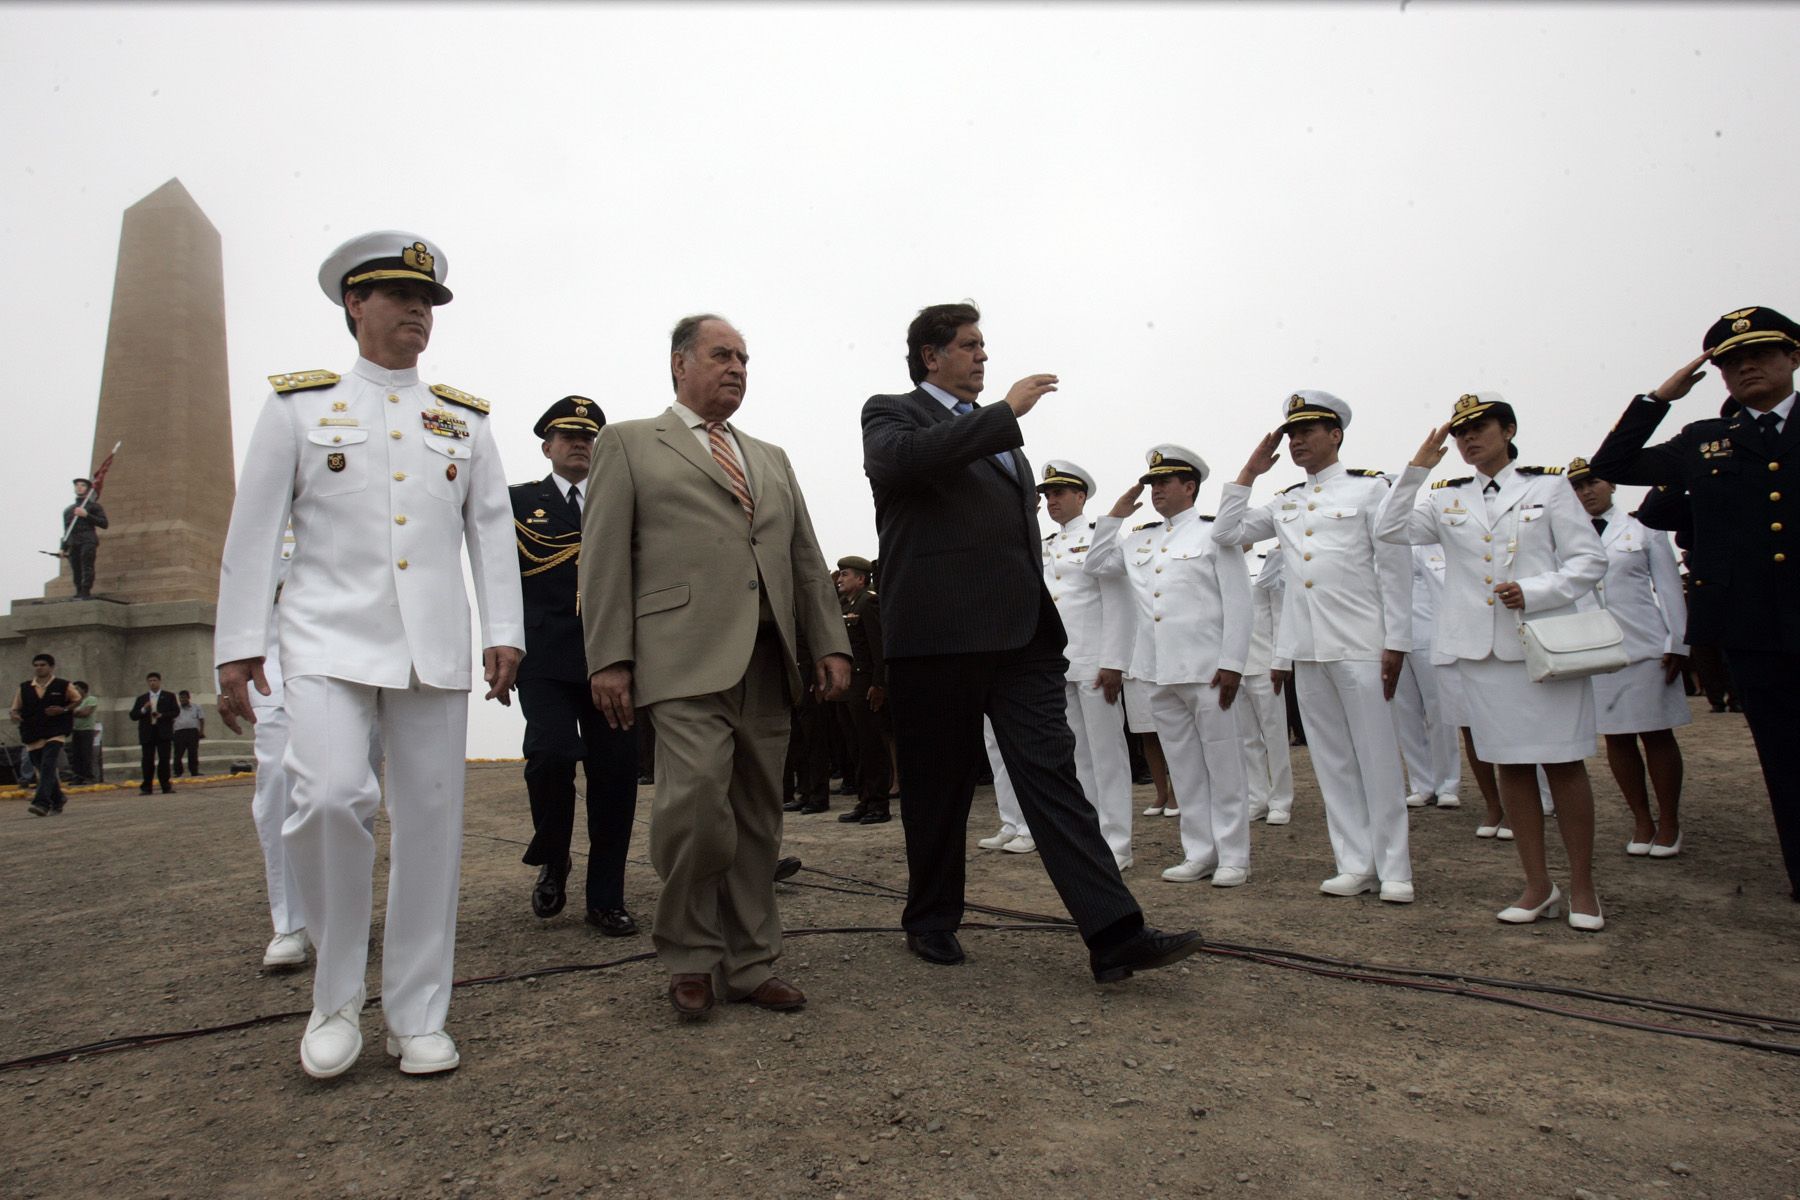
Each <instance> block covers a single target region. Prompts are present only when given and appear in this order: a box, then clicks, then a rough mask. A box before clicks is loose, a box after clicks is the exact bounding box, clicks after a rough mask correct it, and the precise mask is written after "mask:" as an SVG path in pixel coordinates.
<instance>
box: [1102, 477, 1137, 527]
mask: <svg viewBox="0 0 1800 1200" xmlns="http://www.w3.org/2000/svg"><path fill="white" fill-rule="evenodd" d="M1143 494H1144V485H1143V484H1141V483H1134V484H1132V485H1131V488H1130V490H1129V491H1127V492H1126V493H1125V494H1124V495H1123V496H1120V497H1119V499H1118V501H1117V502H1115V503H1114V504H1113V506H1112V511H1111V512H1109V513H1107V514H1106V515H1107V516H1109V517H1118V518H1119V519H1120V520H1123V519H1125V518H1126V517H1129V516H1130V515H1131V514H1132V513H1134V512H1136V511H1137V510H1138V509H1139V508H1141V507H1143V505H1142V503H1141V502H1140V501H1139V500H1138V497H1139V496H1141V495H1143Z"/></svg>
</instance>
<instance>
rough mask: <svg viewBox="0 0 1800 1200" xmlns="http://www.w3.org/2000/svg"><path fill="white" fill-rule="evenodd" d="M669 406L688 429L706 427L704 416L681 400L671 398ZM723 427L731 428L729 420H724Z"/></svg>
mask: <svg viewBox="0 0 1800 1200" xmlns="http://www.w3.org/2000/svg"><path fill="white" fill-rule="evenodd" d="M669 407H670V408H672V409H674V410H675V415H676V416H678V417H680V418H681V422H682V424H684V425H686V426H687V427H688V428H689V429H705V428H706V418H705V417H703V416H701V415H700V414H699V413H697V412H695V411H694V410H693V409H691V408H689V407H688V406H687V405H685V404H683V403H682V402H681V401H679V400H671V401H669ZM725 427H726V428H727V429H729V428H731V422H730V421H726V422H725Z"/></svg>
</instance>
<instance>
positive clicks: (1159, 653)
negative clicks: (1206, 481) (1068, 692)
mask: <svg viewBox="0 0 1800 1200" xmlns="http://www.w3.org/2000/svg"><path fill="white" fill-rule="evenodd" d="M1123 527H1124V522H1123V521H1122V520H1120V519H1119V518H1118V517H1111V516H1107V517H1101V518H1100V519H1099V521H1097V522H1095V527H1094V542H1093V546H1092V548H1091V549H1090V550H1089V551H1088V556H1087V561H1086V563H1084V564H1083V569H1084V570H1086V571H1087V573H1088V574H1090V575H1094V576H1097V577H1099V578H1101V579H1105V578H1109V577H1115V576H1118V575H1121V574H1122V575H1124V576H1125V577H1126V578H1127V579H1129V580H1130V581H1131V590H1132V594H1133V599H1134V601H1135V604H1134V605H1133V610H1134V612H1133V625H1134V629H1133V635H1132V651H1131V670H1130V674H1131V677H1132V678H1133V679H1143V680H1147V681H1148V682H1150V683H1155V684H1162V685H1167V684H1176V683H1211V682H1212V679H1213V676H1214V675H1215V674H1216V673H1217V672H1219V671H1221V670H1224V671H1237V672H1239V673H1242V672H1243V670H1244V662H1245V660H1246V659H1247V658H1248V657H1249V653H1250V623H1251V612H1250V568H1249V567H1248V566H1246V565H1245V563H1244V555H1243V552H1242V551H1240V550H1238V549H1237V547H1235V546H1233V547H1231V548H1230V550H1229V551H1228V552H1224V553H1221V552H1220V548H1219V547H1218V546H1217V545H1216V544H1214V542H1213V540H1212V537H1211V535H1210V532H1209V530H1210V523H1209V522H1208V521H1207V520H1206V519H1204V518H1202V517H1201V516H1200V515H1199V514H1197V513H1195V512H1194V511H1193V510H1192V509H1188V510H1187V511H1186V512H1180V513H1176V514H1175V515H1174V516H1173V517H1172V518H1170V519H1169V520H1166V521H1153V522H1151V523H1150V524H1148V525H1143V526H1139V527H1138V528H1137V529H1134V530H1132V531H1130V532H1129V533H1127V532H1125V531H1124V528H1123Z"/></svg>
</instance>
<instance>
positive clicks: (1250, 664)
mask: <svg viewBox="0 0 1800 1200" xmlns="http://www.w3.org/2000/svg"><path fill="white" fill-rule="evenodd" d="M1244 565H1245V567H1246V569H1247V568H1248V567H1249V565H1250V564H1249V563H1247V562H1246V563H1245V564H1244ZM1250 614H1251V619H1250V653H1249V655H1248V656H1247V657H1246V658H1245V659H1244V674H1246V675H1267V674H1268V673H1269V671H1270V670H1271V669H1273V670H1278V671H1286V670H1290V669H1291V668H1292V667H1293V664H1292V663H1290V662H1289V661H1288V660H1287V659H1285V658H1277V657H1275V635H1276V633H1277V632H1278V631H1279V630H1280V629H1281V551H1280V550H1279V549H1275V550H1271V551H1270V552H1269V556H1268V557H1267V558H1265V559H1263V561H1262V569H1261V570H1259V571H1257V573H1256V578H1255V579H1254V580H1252V581H1251V584H1250Z"/></svg>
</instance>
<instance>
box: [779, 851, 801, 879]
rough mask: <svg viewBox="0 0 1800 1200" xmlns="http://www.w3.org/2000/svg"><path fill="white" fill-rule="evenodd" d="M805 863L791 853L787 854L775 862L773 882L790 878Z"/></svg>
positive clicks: (796, 873) (798, 871)
mask: <svg viewBox="0 0 1800 1200" xmlns="http://www.w3.org/2000/svg"><path fill="white" fill-rule="evenodd" d="M805 865H806V864H805V863H802V862H801V861H800V860H799V859H797V858H795V857H794V856H793V855H791V854H790V855H788V856H787V857H786V858H783V859H782V860H781V861H780V862H777V863H776V864H775V882H776V883H780V882H781V881H782V880H784V879H792V878H793V877H794V876H796V875H798V874H799V873H800V868H801V867H803V866H805Z"/></svg>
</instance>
